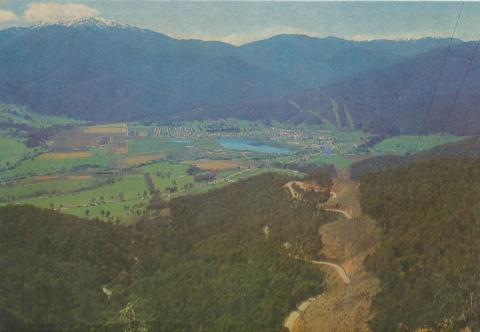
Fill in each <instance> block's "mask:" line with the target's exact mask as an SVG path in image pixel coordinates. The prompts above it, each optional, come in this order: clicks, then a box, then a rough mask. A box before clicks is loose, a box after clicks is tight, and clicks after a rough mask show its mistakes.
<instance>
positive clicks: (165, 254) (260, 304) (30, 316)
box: [0, 174, 329, 331]
mask: <svg viewBox="0 0 480 332" xmlns="http://www.w3.org/2000/svg"><path fill="white" fill-rule="evenodd" d="M318 176H320V174H319V175H318ZM322 176H323V175H322ZM322 176H321V179H322V181H327V182H326V183H329V182H328V180H325V178H324V177H322ZM289 180H291V178H288V177H286V176H282V175H275V174H263V175H260V176H257V177H254V178H250V179H248V180H245V181H242V182H239V183H236V184H232V185H230V186H227V187H225V188H222V189H218V190H215V191H212V192H209V193H205V194H200V195H190V196H185V197H179V198H176V199H174V200H172V201H171V202H169V203H168V204H169V205H168V208H169V209H170V216H171V217H168V218H169V220H165V218H167V217H161V216H158V217H155V218H154V220H147V219H145V220H143V221H141V222H139V223H137V224H135V225H131V226H115V225H112V224H109V223H102V222H99V221H92V220H87V219H79V218H75V217H70V216H67V215H64V214H61V213H58V212H54V211H49V210H41V209H37V208H33V207H29V206H19V207H13V206H10V207H5V208H1V209H0V236H1V239H0V240H1V241H0V268H1V270H2V274H1V275H0V330H2V329H4V330H9V329H10V330H11V329H12V328H15V329H21V328H24V329H27V330H35V329H37V330H41V329H45V328H47V329H48V330H79V331H80V330H82V331H83V330H88V329H91V330H99V329H100V330H109V331H110V330H111V331H117V330H122V331H123V330H128V331H140V330H143V331H145V330H147V331H279V330H281V324H282V320H283V319H284V318H285V317H286V315H287V314H288V312H289V311H290V310H292V309H293V308H294V307H295V305H296V304H297V303H298V302H300V301H302V300H304V299H305V298H308V297H310V296H312V295H315V294H318V293H320V292H321V291H322V289H323V275H322V273H321V272H320V271H319V270H318V269H317V268H315V267H314V266H312V265H310V264H309V263H306V262H304V261H303V260H302V258H308V257H315V256H316V255H317V253H318V250H319V249H320V247H321V242H320V238H319V236H318V226H319V225H320V224H321V223H323V222H326V221H327V216H326V214H325V213H324V212H322V211H321V210H320V209H318V204H313V199H314V198H313V197H312V196H309V199H311V200H312V201H308V200H307V201H300V202H298V201H297V202H294V201H292V199H291V198H290V196H289V193H288V192H287V190H286V189H285V188H284V187H283V185H284V184H285V183H286V182H287V181H289ZM317 199H318V200H320V199H321V196H318V198H317ZM162 218H163V219H162Z"/></svg>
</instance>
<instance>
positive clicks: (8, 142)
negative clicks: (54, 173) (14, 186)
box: [0, 130, 36, 169]
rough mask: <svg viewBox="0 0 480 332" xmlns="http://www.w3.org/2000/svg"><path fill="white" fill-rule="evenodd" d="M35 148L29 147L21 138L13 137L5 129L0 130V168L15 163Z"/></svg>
mask: <svg viewBox="0 0 480 332" xmlns="http://www.w3.org/2000/svg"><path fill="white" fill-rule="evenodd" d="M35 150H36V149H33V148H29V147H27V146H26V145H25V144H24V143H23V139H22V138H19V137H14V136H13V135H11V134H10V133H8V132H7V131H4V130H1V131H0V169H2V168H6V167H8V166H10V165H13V164H15V163H16V162H17V161H19V160H20V159H22V158H23V157H24V156H25V155H27V154H31V153H34V152H35Z"/></svg>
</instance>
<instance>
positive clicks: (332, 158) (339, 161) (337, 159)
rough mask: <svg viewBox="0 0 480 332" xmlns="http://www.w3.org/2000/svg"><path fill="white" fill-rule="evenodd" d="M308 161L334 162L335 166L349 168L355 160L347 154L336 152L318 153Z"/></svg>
mask: <svg viewBox="0 0 480 332" xmlns="http://www.w3.org/2000/svg"><path fill="white" fill-rule="evenodd" d="M308 162H319V163H326V164H334V165H335V167H339V168H347V167H348V166H350V165H351V164H352V163H353V161H352V160H351V159H349V158H348V157H347V156H346V155H341V154H336V155H329V156H326V155H316V156H313V157H311V158H310V159H308Z"/></svg>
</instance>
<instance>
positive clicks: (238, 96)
mask: <svg viewBox="0 0 480 332" xmlns="http://www.w3.org/2000/svg"><path fill="white" fill-rule="evenodd" d="M455 42H456V43H462V42H461V41H459V40H457V41H455ZM447 44H448V39H437V38H424V39H420V40H413V41H410V40H405V41H394V40H378V41H372V42H356V41H351V40H344V39H340V38H334V37H330V38H310V37H306V36H298V35H280V36H276V37H273V38H270V39H267V40H263V41H257V42H254V43H250V44H247V45H244V46H241V47H236V46H233V45H229V44H226V43H222V42H205V41H199V40H178V39H174V38H170V37H168V36H166V35H163V34H161V33H157V32H154V31H151V30H144V29H139V28H136V27H133V26H128V25H122V24H119V23H116V22H112V21H108V20H104V19H95V18H88V19H83V20H78V21H73V22H66V23H65V22H64V23H57V24H46V25H38V26H34V27H30V28H11V29H6V30H3V31H0V75H1V76H2V77H3V78H4V79H3V80H2V81H1V82H0V100H3V101H5V102H8V103H15V104H19V105H25V106H29V107H31V108H32V109H33V111H35V112H38V113H44V114H50V115H66V116H70V117H73V118H78V119H86V120H93V121H125V120H131V119H137V120H139V119H141V120H144V119H147V120H152V119H155V120H158V119H161V120H179V119H187V118H197V117H199V116H204V115H205V116H207V117H215V116H218V115H219V114H222V112H224V111H226V112H227V114H226V117H232V116H233V117H239V118H244V119H248V118H253V117H254V116H255V114H251V113H250V111H251V109H255V110H257V111H258V110H260V108H261V106H262V103H259V102H258V100H259V99H262V98H267V100H269V99H268V98H274V97H282V98H283V97H284V96H291V95H295V94H299V93H302V92H303V91H305V90H309V89H316V90H315V91H316V92H317V88H318V87H319V86H324V85H328V84H332V83H334V82H337V81H339V80H341V79H346V78H347V77H351V75H354V74H359V73H361V72H362V71H364V70H368V69H374V68H377V69H378V68H384V67H388V66H390V65H392V64H395V63H398V62H400V61H403V60H405V59H407V58H409V57H412V56H415V55H417V54H420V53H423V52H426V51H428V50H432V49H435V48H438V47H444V46H446V45H447ZM288 99H291V98H289V97H288V98H285V101H286V106H287V107H292V106H291V105H290V104H289V103H288V101H287V100H288ZM317 99H318V98H317V97H316V96H314V101H316V100H317ZM273 100H274V101H276V99H273ZM297 103H298V102H297ZM326 103H327V104H326V106H328V107H330V106H329V105H330V99H327V100H326ZM234 105H235V107H234ZM238 105H240V106H238ZM250 105H252V106H250ZM302 107H303V106H302ZM282 108H285V105H283V107H282ZM310 111H314V113H319V112H320V113H322V112H323V113H325V114H327V115H330V114H331V113H332V111H331V110H330V109H327V108H326V107H324V104H323V103H320V105H319V107H317V108H316V109H307V111H306V112H304V111H299V110H298V109H296V108H291V109H289V110H288V112H289V113H288V114H285V113H287V112H286V111H285V110H282V109H281V108H280V107H269V108H268V109H267V112H263V113H262V114H259V113H258V112H257V114H256V116H257V118H258V116H263V117H264V118H265V119H266V120H272V119H285V120H291V121H303V122H309V123H311V122H312V119H316V121H317V122H322V120H320V119H319V118H318V116H317V115H315V114H314V116H313V117H312V116H311V114H310V113H309V112H310ZM278 113H280V114H278ZM325 114H321V116H322V117H325ZM334 118H335V117H334Z"/></svg>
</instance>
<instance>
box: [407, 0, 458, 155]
mask: <svg viewBox="0 0 480 332" xmlns="http://www.w3.org/2000/svg"><path fill="white" fill-rule="evenodd" d="M464 6H465V1H463V2H462V5H461V6H460V11H459V13H458V16H457V21H456V22H455V26H454V28H453V32H452V36H451V37H450V42H449V43H448V47H447V51H446V52H445V56H444V57H443V61H442V66H441V69H440V73H439V75H438V77H437V80H436V82H435V86H434V89H433V92H432V95H431V97H430V101H429V103H428V106H427V110H426V112H425V116H424V118H423V122H422V126H421V128H420V132H419V133H418V137H417V142H416V143H415V148H414V150H413V153H415V152H417V150H418V145H419V144H420V138H421V137H422V134H423V132H424V130H425V126H426V125H427V121H428V117H429V115H430V111H431V109H432V105H433V101H434V100H435V96H436V94H437V90H438V86H439V85H440V80H441V78H442V76H443V72H444V70H445V64H446V63H447V59H448V56H449V55H450V50H451V48H452V44H453V39H454V37H455V34H456V32H457V27H458V23H459V22H460V18H461V16H462V12H463V7H464Z"/></svg>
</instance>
